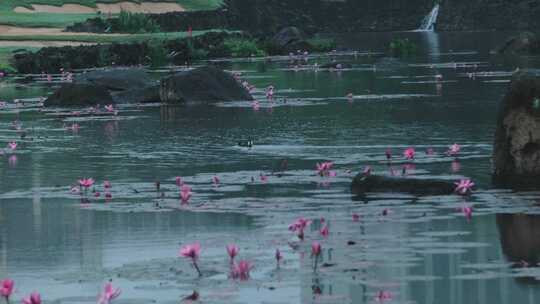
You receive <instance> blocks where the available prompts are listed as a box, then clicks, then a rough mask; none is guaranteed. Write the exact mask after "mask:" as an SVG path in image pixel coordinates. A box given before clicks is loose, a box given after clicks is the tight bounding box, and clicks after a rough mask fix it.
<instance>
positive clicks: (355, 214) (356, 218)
mask: <svg viewBox="0 0 540 304" xmlns="http://www.w3.org/2000/svg"><path fill="white" fill-rule="evenodd" d="M352 220H353V222H359V221H360V214H358V213H353V214H352Z"/></svg>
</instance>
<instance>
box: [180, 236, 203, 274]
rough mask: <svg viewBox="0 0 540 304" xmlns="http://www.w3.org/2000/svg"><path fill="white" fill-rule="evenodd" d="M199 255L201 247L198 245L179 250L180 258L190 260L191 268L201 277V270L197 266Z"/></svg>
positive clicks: (190, 245)
mask: <svg viewBox="0 0 540 304" xmlns="http://www.w3.org/2000/svg"><path fill="white" fill-rule="evenodd" d="M200 253H201V245H200V244H199V243H194V244H188V245H184V246H183V247H182V248H181V249H180V256H182V257H185V258H189V259H191V262H192V263H193V266H194V267H195V269H196V270H197V273H198V274H199V276H200V277H201V276H202V273H201V270H200V269H199V265H198V264H197V260H198V259H199V255H200Z"/></svg>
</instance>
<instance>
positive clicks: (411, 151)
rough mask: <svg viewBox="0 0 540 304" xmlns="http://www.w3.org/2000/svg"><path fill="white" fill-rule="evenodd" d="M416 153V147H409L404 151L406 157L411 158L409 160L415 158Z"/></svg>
mask: <svg viewBox="0 0 540 304" xmlns="http://www.w3.org/2000/svg"><path fill="white" fill-rule="evenodd" d="M415 154H416V152H415V151H414V148H412V147H411V148H407V149H405V151H403V156H405V158H406V159H409V160H413V159H414V155H415Z"/></svg>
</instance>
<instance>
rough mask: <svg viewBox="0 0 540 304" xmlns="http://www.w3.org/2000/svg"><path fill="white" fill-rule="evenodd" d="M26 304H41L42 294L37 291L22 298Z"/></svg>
mask: <svg viewBox="0 0 540 304" xmlns="http://www.w3.org/2000/svg"><path fill="white" fill-rule="evenodd" d="M22 302H23V303H24V304H41V295H40V294H39V293H37V292H33V293H32V294H31V295H29V296H28V297H26V298H24V299H23V300H22Z"/></svg>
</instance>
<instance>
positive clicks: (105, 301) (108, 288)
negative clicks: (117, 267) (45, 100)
mask: <svg viewBox="0 0 540 304" xmlns="http://www.w3.org/2000/svg"><path fill="white" fill-rule="evenodd" d="M121 293H122V290H120V288H114V287H113V286H112V283H110V282H109V283H107V284H105V286H103V292H102V293H101V294H100V295H99V298H98V302H97V303H98V304H109V303H110V302H112V301H113V300H114V299H116V298H118V297H119V296H120V294H121Z"/></svg>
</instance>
